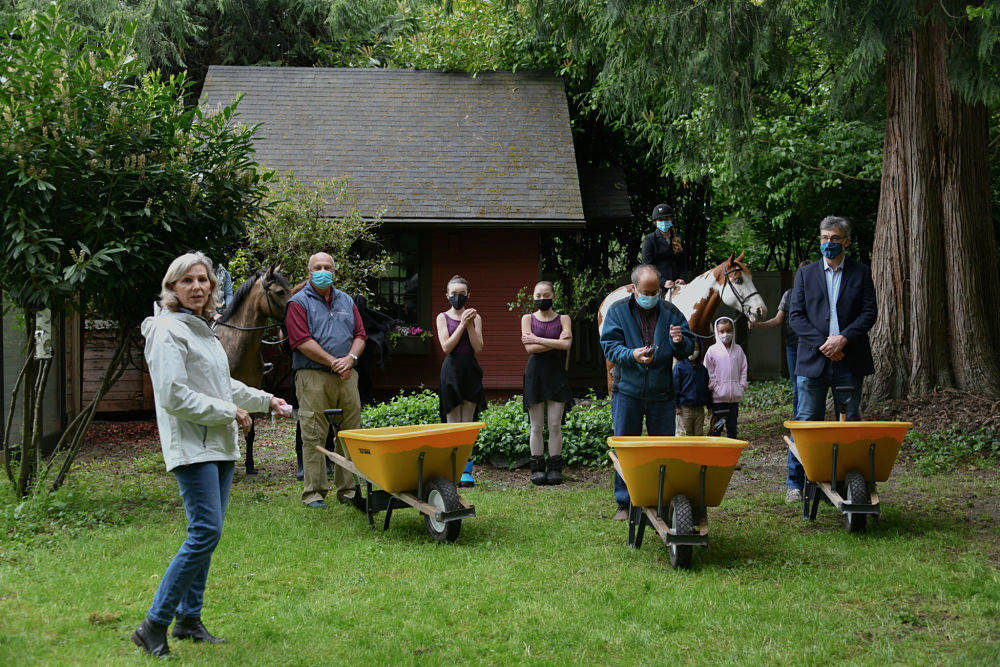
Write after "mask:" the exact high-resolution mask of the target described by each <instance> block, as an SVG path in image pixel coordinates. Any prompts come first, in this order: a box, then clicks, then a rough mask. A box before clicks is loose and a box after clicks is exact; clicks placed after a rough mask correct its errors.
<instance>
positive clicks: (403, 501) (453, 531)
mask: <svg viewBox="0 0 1000 667" xmlns="http://www.w3.org/2000/svg"><path fill="white" fill-rule="evenodd" d="M342 413H343V411H342V410H339V409H330V410H324V411H323V415H324V416H325V417H326V419H327V421H328V422H329V423H330V425H331V426H332V427H333V430H334V436H335V437H337V432H338V430H339V427H338V424H337V420H338V417H340V416H341V414H342ZM316 449H317V450H318V451H320V452H321V453H322V454H323V455H324V456H326V457H327V458H328V459H329V460H331V461H333V463H335V464H336V465H338V466H340V467H341V468H344V469H345V470H347V471H348V472H349V473H351V474H352V475H354V476H355V477H356V478H357V479H358V480H359V481H361V482H364V486H365V494H364V496H363V497H360V498H359V497H358V494H359V493H360V488H361V487H360V485H359V486H358V487H357V489H358V490H357V491H356V492H355V496H354V498H353V499H352V504H353V505H354V506H355V507H356V508H358V509H359V510H361V511H362V512H364V513H365V516H366V517H367V518H368V525H369V526H370V527H371V529H372V530H374V529H375V514H376V513H377V512H382V511H384V512H385V520H384V521H383V523H382V530H383V531H384V530H388V529H389V521H390V520H391V519H392V512H393V510H394V509H403V508H406V507H412V508H414V509H415V510H417V511H418V512H420V513H421V514H423V515H424V516H426V517H428V518H429V519H431V520H433V521H434V522H437V523H439V524H442V525H444V526H447V527H448V528H447V529H446V530H443V531H442V533H441V535H443V537H441V536H439V534H435V532H433V531H432V530H431V526H430V523H428V532H430V534H431V537H434V538H435V539H437V540H439V541H448V542H453V541H454V540H455V539H456V538H457V537H458V530H457V528H459V527H461V521H462V519H470V518H472V517H474V516H476V507H475V506H474V505H472V504H470V503H469V502H468V501H467V500H466V499H465V498H463V497H462V496H461V495H460V494H459V493H458V491H457V489H458V466H457V461H456V460H455V452H456V451H457V449H458V448H457V447H456V448H453V449H452V451H451V480H450V483H451V484H452V485H453V486H454V487H455V495H456V496H457V497H458V502H459V505H460V506H459V507H458V508H456V509H453V510H443V509H441V508H438V507H435V506H434V505H431V504H430V503H428V502H426V501H424V500H422V498H423V497H424V492H425V482H424V474H423V473H424V470H423V467H424V452H421V453H420V455H419V456H418V457H417V488H416V489H415V490H412V491H403V492H397V493H390V492H389V491H385V490H384V489H380V488H377V486H376V485H375V483H374V482H372V481H371V479H369V478H368V476H367V475H365V474H364V473H363V472H362V471H361V470H359V469H358V467H357V466H356V465H354V462H353V461H351V460H350V459H349V458H347V457H346V456H343V455H341V454H338V453H337V452H331V451H329V450H328V449H326V448H324V447H322V446H320V445H316ZM454 522H458V523H457V524H456V523H454Z"/></svg>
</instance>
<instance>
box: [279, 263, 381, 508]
mask: <svg viewBox="0 0 1000 667" xmlns="http://www.w3.org/2000/svg"><path fill="white" fill-rule="evenodd" d="M285 326H286V328H287V330H288V343H289V345H290V346H291V348H292V370H293V371H294V372H295V394H296V396H297V397H298V400H299V425H300V426H301V427H302V467H303V472H304V479H303V489H302V502H303V503H305V504H306V505H308V506H309V507H326V502H325V501H324V498H325V497H326V494H327V492H328V491H329V490H330V483H329V482H328V481H327V478H326V461H325V459H324V457H323V455H322V454H320V453H319V452H318V451H317V450H316V446H317V445H320V446H322V445H323V444H325V442H326V434H327V431H328V429H329V425H328V424H327V422H326V418H325V417H324V415H323V410H326V409H329V408H340V409H341V410H343V411H344V412H343V416H342V419H341V428H347V429H350V428H360V426H361V399H360V397H359V395H358V373H357V371H355V370H354V365H355V363H357V361H358V357H359V356H360V355H361V352H362V351H364V349H365V340H366V339H367V336H366V334H365V328H364V325H362V323H361V314H360V313H359V312H358V308H357V306H355V305H354V300H353V299H351V297H349V296H348V295H347V294H344V293H343V292H341V291H340V290H338V289H336V288H335V287H333V258H332V257H330V255H328V254H326V253H325V252H320V253H316V254H315V255H313V256H312V257H310V258H309V281H308V282H307V283H306V286H305V287H303V288H302V289H301V290H299V292H298V293H296V294H295V296H293V297H292V298H291V300H290V301H289V302H288V309H287V311H286V314H285ZM336 450H337V451H338V453H340V454H342V455H343V456H347V453H346V451H345V450H344V449H343V445H342V444H341V443H340V440H339V439H338V441H337V444H336ZM334 484H335V485H336V487H337V499H338V500H340V501H342V502H346V501H348V500H350V499H351V498H352V493H354V492H355V491H354V479H353V477H352V475H351V474H349V473H348V472H347V471H346V470H345V469H344V468H342V467H340V466H337V468H336V471H335V472H334Z"/></svg>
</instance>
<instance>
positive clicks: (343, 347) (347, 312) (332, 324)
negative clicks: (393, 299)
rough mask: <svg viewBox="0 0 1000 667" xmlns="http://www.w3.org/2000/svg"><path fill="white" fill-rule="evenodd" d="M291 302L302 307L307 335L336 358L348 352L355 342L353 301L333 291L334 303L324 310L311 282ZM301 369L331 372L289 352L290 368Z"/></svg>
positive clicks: (300, 355)
mask: <svg viewBox="0 0 1000 667" xmlns="http://www.w3.org/2000/svg"><path fill="white" fill-rule="evenodd" d="M290 301H291V302H294V303H297V304H299V305H300V306H302V307H303V308H305V310H306V317H307V318H308V323H309V335H310V336H312V339H313V340H314V341H316V342H317V343H319V346H320V347H322V348H323V349H324V350H326V351H327V352H328V353H330V354H332V355H333V356H335V357H343V356H345V355H346V354H347V353H348V352H350V351H351V344H352V343H353V342H354V299H352V298H351V297H349V296H347V295H346V294H344V293H343V292H341V291H340V290H338V289H337V288H333V300H332V301H331V302H330V307H329V308H327V305H326V301H325V300H324V299H323V297H322V296H320V295H319V294H318V293H317V292H316V290H315V289H314V288H313V286H312V283H306V286H305V288H303V289H302V290H300V291H299V293H298V294H296V295H295V296H293V297H292V298H291V300H290ZM301 368H314V369H317V370H321V371H329V370H330V369H329V368H328V367H326V366H324V365H323V364H317V363H316V362H315V361H313V360H312V359H310V358H309V357H307V356H306V355H304V354H302V353H301V352H299V350H298V349H295V350H292V369H293V370H299V369H301Z"/></svg>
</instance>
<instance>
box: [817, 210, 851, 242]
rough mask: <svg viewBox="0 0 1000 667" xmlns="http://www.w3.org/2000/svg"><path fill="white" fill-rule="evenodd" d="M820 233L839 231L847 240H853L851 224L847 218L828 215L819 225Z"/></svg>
mask: <svg viewBox="0 0 1000 667" xmlns="http://www.w3.org/2000/svg"><path fill="white" fill-rule="evenodd" d="M819 228H820V231H823V230H825V231H831V230H834V229H836V230H838V231H839V232H840V233H841V234H842V235H843V237H844V238H845V239H849V238H851V223H850V222H849V221H848V220H847V218H841V217H840V216H837V215H828V216H826V217H825V218H823V220H822V221H821V222H820V223H819Z"/></svg>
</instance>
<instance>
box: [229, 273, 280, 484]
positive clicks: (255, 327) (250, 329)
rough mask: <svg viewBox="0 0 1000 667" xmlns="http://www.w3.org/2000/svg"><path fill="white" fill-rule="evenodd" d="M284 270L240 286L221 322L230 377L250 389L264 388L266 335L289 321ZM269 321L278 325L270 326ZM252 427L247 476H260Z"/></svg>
mask: <svg viewBox="0 0 1000 667" xmlns="http://www.w3.org/2000/svg"><path fill="white" fill-rule="evenodd" d="M280 268H281V267H280V266H272V267H270V268H268V269H267V270H262V271H258V272H257V273H255V274H254V275H252V276H250V277H249V278H248V279H247V280H245V281H244V282H243V284H242V285H240V287H239V289H238V290H236V294H234V295H233V300H232V302H231V303H230V304H229V307H228V308H226V309H225V310H224V311H223V312H222V315H220V316H219V320H218V322H216V323H215V335H216V337H217V338H218V339H219V340H220V341H221V342H222V347H223V348H224V349H225V350H226V356H227V357H228V358H229V374H230V375H231V376H232V377H234V378H235V379H237V380H239V381H240V382H242V383H243V384H245V385H247V386H248V387H257V388H258V389H259V388H260V387H261V386H263V384H264V356H263V354H262V353H261V345H262V342H263V341H262V339H263V337H264V332H265V331H268V330H272V331H273V330H275V329H277V328H279V327H280V326H281V325H282V323H283V322H284V321H285V308H286V307H287V306H288V300H289V299H290V298H292V287H291V285H289V284H288V280H287V279H286V278H285V277H284V276H283V275H281V273H279V272H278V270H279V269H280ZM268 320H277V322H273V323H268ZM255 435H256V433H255V432H254V428H253V427H252V426H251V427H250V431H249V432H248V433H247V436H246V444H247V448H246V449H247V456H246V474H247V475H255V474H257V471H256V469H255V468H254V462H253V441H254V437H255Z"/></svg>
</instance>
